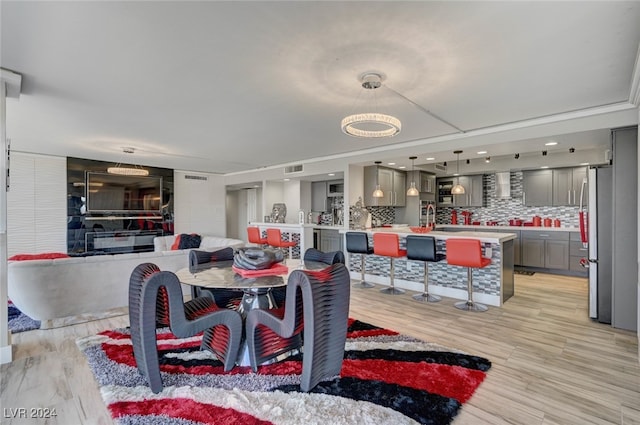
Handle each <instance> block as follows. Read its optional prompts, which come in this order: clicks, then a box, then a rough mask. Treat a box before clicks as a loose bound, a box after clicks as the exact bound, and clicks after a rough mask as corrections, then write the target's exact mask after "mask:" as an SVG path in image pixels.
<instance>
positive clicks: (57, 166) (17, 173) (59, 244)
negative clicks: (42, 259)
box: [7, 152, 67, 256]
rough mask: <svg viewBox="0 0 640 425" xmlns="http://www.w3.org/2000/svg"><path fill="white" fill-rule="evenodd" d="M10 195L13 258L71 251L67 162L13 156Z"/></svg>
mask: <svg viewBox="0 0 640 425" xmlns="http://www.w3.org/2000/svg"><path fill="white" fill-rule="evenodd" d="M10 167H11V168H10V173H11V178H10V184H11V187H10V190H9V193H8V194H7V239H8V254H9V256H11V255H14V254H20V253H38V252H66V251H67V209H66V205H67V191H66V183H67V160H66V158H63V157H55V156H44V155H32V154H24V153H19V152H13V153H12V154H11V164H10Z"/></svg>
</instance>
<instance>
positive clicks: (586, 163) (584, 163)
mask: <svg viewBox="0 0 640 425" xmlns="http://www.w3.org/2000/svg"><path fill="white" fill-rule="evenodd" d="M580 165H589V163H588V162H581V163H580Z"/></svg>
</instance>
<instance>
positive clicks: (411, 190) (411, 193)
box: [407, 156, 420, 196]
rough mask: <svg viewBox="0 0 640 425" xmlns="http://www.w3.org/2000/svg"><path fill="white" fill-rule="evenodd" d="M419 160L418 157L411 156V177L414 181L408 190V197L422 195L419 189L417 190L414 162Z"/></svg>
mask: <svg viewBox="0 0 640 425" xmlns="http://www.w3.org/2000/svg"><path fill="white" fill-rule="evenodd" d="M416 158H417V156H410V157H409V159H410V160H411V175H412V177H413V181H412V182H411V185H410V186H409V189H407V196H418V195H420V192H418V189H416V173H415V172H414V171H415V170H414V162H413V161H415V159H416Z"/></svg>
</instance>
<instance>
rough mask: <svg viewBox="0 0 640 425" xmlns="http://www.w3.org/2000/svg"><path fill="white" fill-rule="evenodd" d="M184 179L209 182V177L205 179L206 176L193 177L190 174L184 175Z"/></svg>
mask: <svg viewBox="0 0 640 425" xmlns="http://www.w3.org/2000/svg"><path fill="white" fill-rule="evenodd" d="M184 178H185V179H186V180H204V181H207V180H209V177H207V176H194V175H192V174H185V175H184Z"/></svg>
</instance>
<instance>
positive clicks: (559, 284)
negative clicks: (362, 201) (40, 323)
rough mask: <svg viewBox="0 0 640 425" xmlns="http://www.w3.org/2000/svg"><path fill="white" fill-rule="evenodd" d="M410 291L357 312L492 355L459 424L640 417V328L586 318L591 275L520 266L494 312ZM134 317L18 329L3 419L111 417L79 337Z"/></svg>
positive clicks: (361, 298)
mask: <svg viewBox="0 0 640 425" xmlns="http://www.w3.org/2000/svg"><path fill="white" fill-rule="evenodd" d="M410 295H412V294H410V293H408V294H405V295H401V296H388V295H383V294H380V292H379V291H378V289H377V288H374V289H360V288H357V289H353V291H352V297H351V299H352V301H351V315H352V317H355V318H358V319H360V320H363V321H366V322H369V323H373V324H376V325H379V326H384V327H389V328H392V329H395V330H398V331H400V332H403V333H406V334H410V335H413V336H415V337H418V338H421V339H423V340H427V341H432V342H437V343H440V344H442V345H445V346H448V347H452V348H458V349H461V350H464V351H467V352H469V353H471V354H476V355H481V356H484V357H487V358H488V359H490V360H491V361H492V362H493V367H492V368H491V370H490V371H489V373H488V376H487V379H486V380H485V382H484V383H483V384H482V385H481V386H480V388H479V389H478V391H477V392H476V394H475V395H474V396H473V398H472V399H471V400H470V401H469V402H468V403H467V404H465V406H464V407H463V409H462V412H461V413H460V414H459V415H458V417H457V418H456V420H455V421H454V423H455V424H458V425H459V424H507V423H509V424H527V425H530V424H544V425H550V424H563V425H566V424H624V425H629V424H640V367H639V365H638V345H637V338H636V335H635V333H633V332H626V331H621V330H616V329H613V328H611V327H610V326H607V325H602V324H599V323H594V322H592V321H591V320H589V319H588V317H587V282H586V279H580V278H571V277H564V276H552V275H545V274H540V273H536V274H535V275H534V276H521V275H518V276H516V295H515V296H514V297H513V298H512V299H511V300H509V301H508V302H507V303H506V304H505V305H504V307H502V308H496V307H493V308H490V310H489V311H488V312H486V313H469V312H463V311H458V310H456V309H455V308H453V306H452V304H453V300H451V299H444V300H443V301H442V302H440V303H436V304H428V305H425V304H421V303H418V302H415V301H413V300H412V299H411V297H410ZM127 325H128V318H127V316H121V317H116V318H111V319H105V320H101V321H95V322H90V323H85V324H80V325H75V326H69V327H65V328H59V329H52V330H44V331H42V330H36V331H29V332H24V333H20V334H15V335H14V359H15V360H14V362H12V363H10V364H7V365H2V366H1V367H0V371H1V372H2V376H1V382H0V406H2V408H3V412H2V417H0V423H2V424H27V423H28V424H38V423H43V424H44V423H59V424H65V425H69V424H72V425H73V424H110V423H112V422H111V419H110V417H109V414H108V413H107V410H106V408H105V407H104V404H103V403H102V400H101V398H100V393H99V391H98V388H97V385H96V383H95V381H94V379H93V376H92V374H91V372H90V370H89V368H88V366H87V363H86V361H85V359H84V357H83V355H82V354H81V353H80V352H79V351H78V349H77V347H76V344H75V340H76V338H78V337H80V336H85V335H91V334H95V333H96V332H98V331H100V330H103V329H111V328H116V327H123V326H127ZM20 407H24V408H27V409H28V408H32V407H36V408H37V407H49V408H53V407H55V408H56V411H57V413H58V416H57V418H55V420H52V421H49V422H45V421H44V420H34V419H28V420H11V419H9V418H6V417H5V416H7V409H9V408H12V409H15V408H20ZM9 416H10V415H9ZM381 425H382V424H381Z"/></svg>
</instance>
